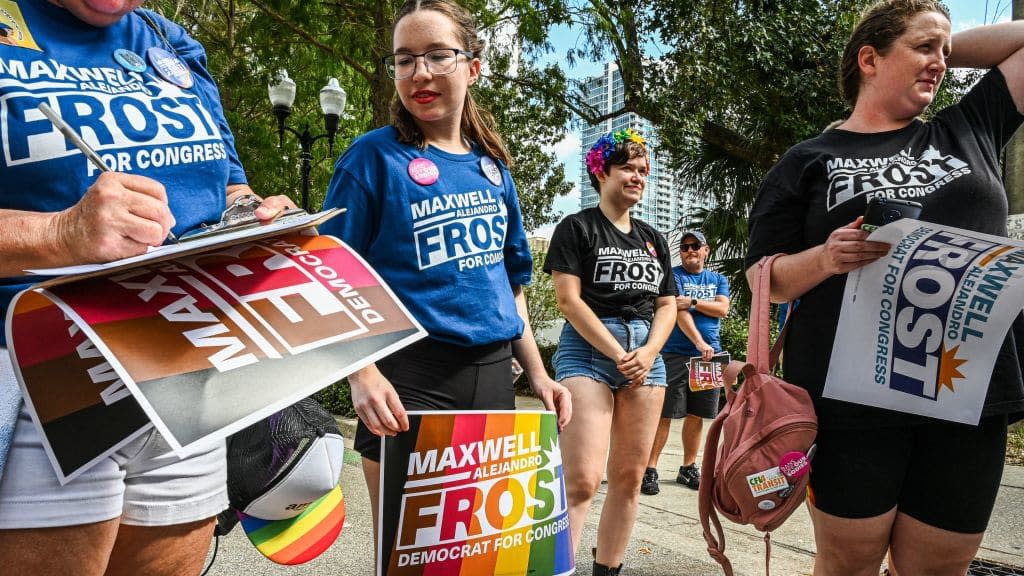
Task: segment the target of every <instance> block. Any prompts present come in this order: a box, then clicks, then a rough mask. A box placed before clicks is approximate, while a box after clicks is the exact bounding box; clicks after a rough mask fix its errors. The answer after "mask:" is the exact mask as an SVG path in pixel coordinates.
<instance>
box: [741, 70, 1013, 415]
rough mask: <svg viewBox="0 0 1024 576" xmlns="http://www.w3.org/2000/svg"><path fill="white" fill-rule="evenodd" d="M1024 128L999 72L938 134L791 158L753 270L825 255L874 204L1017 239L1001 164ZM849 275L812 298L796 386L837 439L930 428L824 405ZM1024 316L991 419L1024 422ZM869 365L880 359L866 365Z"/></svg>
mask: <svg viewBox="0 0 1024 576" xmlns="http://www.w3.org/2000/svg"><path fill="white" fill-rule="evenodd" d="M1022 121H1024V117H1022V116H1021V115H1020V114H1019V113H1018V112H1017V109H1016V107H1015V105H1014V103H1013V99H1012V98H1011V96H1010V92H1009V90H1008V89H1007V87H1006V80H1005V78H1004V77H1003V75H1002V73H1001V72H1000V71H999V70H998V69H994V70H991V71H990V72H988V73H987V74H986V75H985V76H984V78H982V80H981V81H979V82H978V84H976V85H975V86H974V87H973V88H972V89H971V90H970V92H969V93H968V94H966V95H965V96H964V98H963V99H962V100H961V101H960V102H959V103H958V104H955V105H953V106H949V107H947V108H945V109H943V110H942V111H940V112H939V113H938V114H936V115H935V117H934V118H933V119H932V120H931V121H930V122H922V121H920V120H914V121H913V122H911V123H910V124H909V125H907V126H906V127H904V128H901V129H899V130H893V131H890V132H881V133H873V134H863V133H856V132H849V131H846V130H839V129H835V130H830V131H828V132H825V133H824V134H821V135H819V136H817V137H815V138H812V139H810V140H806V141H804V142H801V143H800V144H797V145H796V146H794V147H793V148H791V149H790V150H789V151H788V152H786V154H785V155H784V156H783V157H782V159H780V160H779V162H778V164H776V165H775V167H773V168H772V169H771V170H770V171H769V172H768V174H767V176H765V179H764V182H762V184H761V188H760V190H759V192H758V195H757V199H756V200H755V202H754V207H753V209H752V210H751V213H750V219H749V231H750V244H749V248H748V251H747V256H746V260H745V264H746V266H747V267H748V268H749V267H750V266H752V265H753V264H755V263H756V262H757V261H758V260H759V259H760V258H761V257H762V256H766V255H771V254H776V253H780V252H781V253H785V254H796V253H798V252H801V251H803V250H806V249H808V248H812V247H814V246H817V245H819V244H823V243H824V242H825V241H826V240H827V239H828V236H829V234H831V232H832V231H833V230H835V229H836V228H839V227H841V226H846V225H847V224H849V223H851V222H853V221H854V220H855V219H856V218H857V216H860V215H861V214H863V213H864V210H865V208H866V205H867V201H868V199H869V198H871V197H873V196H882V195H884V197H887V198H900V199H904V200H913V201H915V202H919V203H921V204H922V205H923V209H922V211H921V216H920V218H919V219H920V220H923V221H926V222H933V223H936V224H944V225H948V226H955V227H957V228H963V229H966V230H973V231H976V232H983V233H985V234H993V235H996V236H1006V234H1007V230H1006V216H1007V200H1006V191H1005V189H1004V188H1003V184H1002V180H1001V177H1000V170H999V152H1000V151H1001V150H1002V148H1003V147H1004V146H1005V145H1006V143H1007V141H1008V140H1009V139H1010V137H1011V136H1012V135H1013V133H1014V132H1015V131H1016V130H1017V128H1018V127H1019V126H1020V125H1021V123H1022ZM845 285H846V275H845V274H842V275H835V276H832V277H830V278H828V279H827V280H825V281H824V282H822V283H821V284H818V285H817V286H815V287H814V288H812V289H811V290H809V291H808V292H807V293H806V294H804V295H802V296H801V297H800V306H799V307H798V308H797V310H796V311H795V312H794V314H793V318H792V325H791V326H790V330H789V333H788V335H787V336H786V345H785V352H786V354H785V356H784V359H785V360H784V366H783V369H784V373H785V377H786V380H787V381H789V382H792V383H793V384H797V385H800V386H802V387H804V388H806V389H807V390H808V391H809V392H810V393H811V396H812V398H813V399H814V402H815V407H816V408H817V410H818V417H819V424H820V425H821V426H822V427H830V428H857V427H872V426H879V425H886V424H894V423H903V422H919V421H921V420H920V419H919V418H918V417H914V416H910V415H907V414H903V413H896V412H893V411H889V410H883V409H878V408H871V407H867V406H861V405H856V404H850V403H847V402H842V401H838V400H830V399H824V398H822V397H821V394H822V390H823V388H824V385H825V376H826V374H827V372H828V364H829V359H830V357H831V355H832V344H833V341H834V339H835V334H836V326H837V324H838V322H839V308H840V303H841V301H842V295H843V290H844V288H845ZM1022 342H1024V319H1022V317H1021V316H1018V318H1017V319H1016V321H1015V322H1014V323H1013V328H1012V329H1011V330H1010V332H1009V333H1008V335H1007V337H1006V340H1005V341H1004V342H1003V345H1002V348H1001V350H1000V352H999V355H998V357H997V359H996V365H995V369H994V370H993V373H992V380H991V382H990V385H989V390H988V396H987V397H986V399H985V408H984V411H983V416H987V415H992V414H1001V413H1014V412H1020V411H1022V410H1024V384H1022V379H1021V362H1020V360H1021V358H1020V356H1021V350H1020V347H1021V343H1022ZM864 360H865V362H868V361H869V360H870V359H868V358H865V359H864Z"/></svg>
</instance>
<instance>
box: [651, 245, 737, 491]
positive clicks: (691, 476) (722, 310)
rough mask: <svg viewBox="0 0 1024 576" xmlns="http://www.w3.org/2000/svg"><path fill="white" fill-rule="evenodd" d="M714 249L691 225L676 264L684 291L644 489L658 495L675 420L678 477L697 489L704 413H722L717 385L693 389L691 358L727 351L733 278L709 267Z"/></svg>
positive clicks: (666, 352) (668, 348) (666, 353)
mask: <svg viewBox="0 0 1024 576" xmlns="http://www.w3.org/2000/svg"><path fill="white" fill-rule="evenodd" d="M710 251H711V249H710V247H709V246H708V243H707V239H705V238H704V234H702V233H701V232H699V231H697V230H687V231H686V232H684V233H683V235H682V237H681V238H680V240H679V255H680V258H681V260H682V262H683V264H682V265H681V266H676V267H675V268H673V269H672V274H673V276H674V277H675V280H676V285H677V287H678V289H679V294H680V295H679V296H677V297H676V311H677V313H676V327H675V328H674V329H673V330H672V335H671V336H669V339H668V342H666V343H665V347H664V348H662V349H661V355H662V357H663V358H664V360H665V368H666V371H667V372H668V389H667V390H666V391H665V402H664V404H663V406H662V409H661V421H659V422H658V431H657V433H656V434H655V436H654V446H653V447H652V448H651V455H650V458H649V459H648V462H647V470H646V471H645V472H644V479H643V482H642V484H641V485H640V491H641V492H643V493H644V494H648V495H653V494H657V493H658V492H659V490H660V489H659V487H658V457H659V456H661V450H662V449H663V448H664V447H665V442H666V441H667V440H668V432H669V427H670V426H671V425H672V420H674V419H679V418H684V417H685V420H683V465H682V466H680V467H679V474H678V475H677V476H676V482H678V483H679V484H682V485H684V486H687V487H689V488H693V489H694V490H696V489H697V488H699V487H700V470H699V467H698V466H697V465H696V460H697V451H698V450H699V449H700V437H701V432H702V431H703V429H704V420H703V419H704V418H714V417H715V416H716V415H717V414H718V396H719V394H720V391H719V389H718V388H715V389H712V390H702V391H700V392H693V391H691V390H690V386H689V376H690V374H689V362H690V358H692V357H694V356H701V357H702V358H703V359H704V360H710V359H711V357H712V356H714V355H715V354H716V353H718V352H721V351H722V345H721V342H720V340H719V332H720V328H721V323H722V318H725V317H726V315H728V314H729V281H728V280H726V278H725V276H722V275H721V274H719V273H718V272H715V271H713V270H708V269H706V268H705V267H704V262H705V260H707V257H708V254H709V253H710Z"/></svg>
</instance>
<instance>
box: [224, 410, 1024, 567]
mask: <svg viewBox="0 0 1024 576" xmlns="http://www.w3.org/2000/svg"><path fill="white" fill-rule="evenodd" d="M537 406H538V403H537V401H536V400H535V399H533V398H520V407H525V408H536V407H537ZM680 426H681V421H677V422H676V423H675V425H674V426H673V428H672V432H671V436H670V437H669V443H668V445H667V446H666V448H665V452H664V453H663V454H662V457H661V459H660V462H659V473H660V475H661V477H662V481H661V493H660V494H658V495H657V496H644V495H641V497H640V498H641V499H640V513H639V515H638V518H637V524H636V527H635V528H634V531H633V538H632V541H631V543H630V546H629V549H628V550H627V552H626V559H625V568H626V569H625V570H624V574H628V575H630V576H634V575H635V576H668V575H673V576H675V575H687V576H718V575H720V574H721V571H720V569H719V568H718V565H717V564H715V563H714V561H712V560H711V559H710V558H709V557H708V555H707V550H706V545H705V543H704V537H703V536H702V534H701V528H700V522H699V520H698V515H697V492H696V491H694V490H690V489H688V488H685V487H683V486H680V485H678V484H676V483H675V481H674V480H675V471H676V469H677V468H678V466H679V461H680V460H681V459H682V447H681V446H680V440H679V439H680V433H681V432H680ZM350 456H351V457H350V458H346V466H345V469H344V471H343V472H342V486H343V488H344V490H345V499H346V510H347V517H346V520H345V529H344V531H343V532H342V534H341V536H340V537H339V538H338V541H337V543H335V545H334V546H333V547H332V548H331V549H330V550H328V551H327V552H326V553H325V554H324V555H322V556H321V557H320V558H317V559H316V560H313V561H312V562H309V563H308V564H305V565H303V566H300V567H292V568H286V567H280V566H277V565H275V564H273V563H272V562H270V561H269V560H266V559H264V558H263V557H262V556H260V555H259V553H258V552H256V550H255V549H254V548H252V546H251V545H250V544H249V542H248V540H246V539H245V536H244V534H242V531H241V530H239V529H236V530H234V531H233V532H232V533H231V534H230V535H229V536H228V537H227V538H222V539H221V544H220V552H219V554H218V558H217V561H216V563H215V564H214V566H213V569H212V570H211V571H210V574H211V575H218V576H245V575H277V574H281V575H293V576H294V575H296V574H303V575H325V576H326V575H331V576H339V575H354V576H355V575H359V576H368V575H371V574H373V566H374V560H373V540H372V538H371V534H370V530H371V529H370V515H369V500H368V496H367V494H366V487H365V485H364V484H363V480H362V473H361V471H360V468H359V465H358V460H357V457H356V456H357V455H356V454H355V453H354V452H352V453H350ZM951 466H955V463H951ZM952 469H955V468H953V467H951V470H952ZM957 473H966V472H965V471H958V472H957ZM603 492H604V490H603V489H602V490H601V493H599V494H598V496H597V498H596V499H595V502H594V508H593V509H592V511H591V513H590V515H589V516H588V517H587V524H586V526H585V528H584V545H583V546H581V551H580V554H579V556H578V557H577V566H578V569H577V574H581V575H583V576H589V575H590V573H591V570H590V566H591V564H590V563H591V559H590V552H589V550H590V546H592V545H593V543H594V541H595V540H596V529H597V521H598V516H599V513H600V508H601V505H602V504H603V502H604V494H603ZM950 497H951V498H956V497H957V495H956V494H950ZM724 524H725V528H726V546H727V547H726V553H727V554H728V555H729V558H730V559H731V560H732V562H733V566H734V568H735V569H736V573H737V574H738V575H749V576H760V575H762V574H764V549H765V547H764V541H763V540H762V536H761V534H759V533H758V532H756V531H754V530H753V529H752V528H750V527H747V526H736V525H733V524H729V523H728V522H725V523H724ZM978 555H979V557H980V558H982V559H985V560H989V561H993V562H998V563H1000V564H1006V565H1010V566H1017V567H1021V568H1024V468H1021V467H1017V466H1008V467H1007V468H1006V471H1005V472H1004V474H1003V482H1002V486H1001V487H1000V491H999V499H998V501H997V502H996V509H995V512H994V515H993V518H992V520H991V522H990V524H989V530H988V532H987V534H986V536H985V540H984V542H983V543H982V549H981V551H980V552H979V554H978ZM813 562H814V539H813V535H812V531H811V524H810V519H809V518H808V516H807V512H806V509H800V510H799V511H797V512H796V513H795V514H794V515H793V516H792V517H791V518H790V519H789V520H788V521H787V522H786V524H785V525H784V526H783V527H782V528H780V529H779V530H777V531H775V532H774V533H773V534H772V573H773V574H780V575H785V576H796V575H805V574H810V573H811V568H812V565H813ZM481 576H484V575H481Z"/></svg>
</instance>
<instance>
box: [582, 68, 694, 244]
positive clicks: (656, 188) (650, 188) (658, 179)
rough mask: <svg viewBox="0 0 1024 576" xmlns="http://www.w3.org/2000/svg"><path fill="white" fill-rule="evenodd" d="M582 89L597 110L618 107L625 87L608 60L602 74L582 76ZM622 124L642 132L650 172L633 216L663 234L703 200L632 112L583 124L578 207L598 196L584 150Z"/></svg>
mask: <svg viewBox="0 0 1024 576" xmlns="http://www.w3.org/2000/svg"><path fill="white" fill-rule="evenodd" d="M583 93H584V96H585V98H586V101H587V104H590V105H591V106H593V107H595V108H596V109H597V111H598V114H606V113H608V112H611V111H613V110H618V109H620V108H622V106H623V104H624V101H625V98H624V94H625V89H624V85H623V82H622V75H621V74H620V73H619V67H618V65H616V64H615V63H614V62H609V63H607V64H605V67H604V74H602V75H600V76H594V77H592V78H588V79H586V80H584V81H583ZM625 128H632V129H634V130H636V131H637V132H639V133H640V134H642V135H643V137H644V139H645V140H646V141H647V148H648V150H650V152H651V173H650V175H649V176H648V177H647V188H646V190H645V191H644V197H643V199H642V200H641V201H640V202H638V203H637V205H636V206H634V207H633V209H632V211H631V212H632V214H633V216H636V217H637V218H640V219H641V220H643V221H644V222H647V223H648V224H650V225H651V226H654V227H655V228H657V229H658V230H659V231H660V232H662V233H665V234H667V233H668V232H669V231H671V230H672V229H673V228H675V226H676V223H677V222H678V221H679V218H680V217H681V216H684V215H687V214H688V213H689V212H690V210H691V209H692V208H694V207H696V206H707V202H706V201H703V200H701V199H700V198H698V197H697V195H696V194H695V193H694V192H693V190H690V189H685V188H684V187H683V186H682V184H681V180H680V179H679V178H677V177H676V175H675V174H673V173H672V172H671V171H670V169H669V167H668V157H667V156H666V154H664V153H662V152H659V149H658V148H659V146H658V135H657V132H656V131H655V129H654V126H652V125H651V123H650V122H649V121H648V120H646V119H644V118H641V117H640V116H637V115H636V114H634V113H633V112H629V113H627V114H623V115H621V116H617V117H615V118H612V119H610V120H605V121H604V122H601V123H600V124H592V125H589V126H586V127H584V128H583V130H582V132H581V134H580V140H582V147H583V149H582V154H581V155H580V192H581V194H580V207H581V208H591V207H593V206H597V202H598V200H599V198H598V195H597V191H596V190H594V188H593V186H591V185H590V178H589V177H588V175H587V161H586V157H587V152H588V151H589V150H590V147H591V146H593V145H594V142H597V139H598V138H600V137H601V135H602V134H605V133H607V132H611V131H618V130H623V129H625Z"/></svg>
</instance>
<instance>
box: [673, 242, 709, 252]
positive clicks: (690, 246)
mask: <svg viewBox="0 0 1024 576" xmlns="http://www.w3.org/2000/svg"><path fill="white" fill-rule="evenodd" d="M702 246H704V245H703V244H701V243H700V242H685V243H683V244H680V245H679V251H680V252H689V251H690V250H693V251H694V252H696V251H698V250H700V249H701V247H702Z"/></svg>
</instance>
